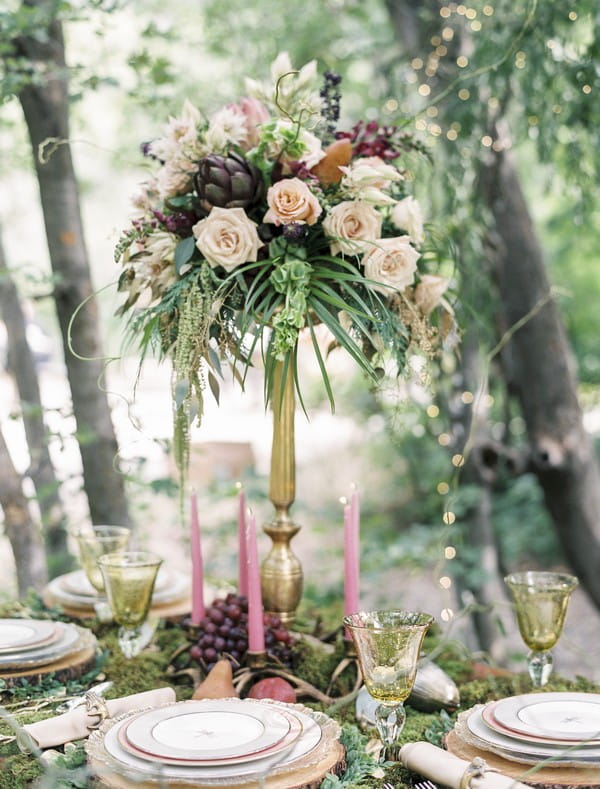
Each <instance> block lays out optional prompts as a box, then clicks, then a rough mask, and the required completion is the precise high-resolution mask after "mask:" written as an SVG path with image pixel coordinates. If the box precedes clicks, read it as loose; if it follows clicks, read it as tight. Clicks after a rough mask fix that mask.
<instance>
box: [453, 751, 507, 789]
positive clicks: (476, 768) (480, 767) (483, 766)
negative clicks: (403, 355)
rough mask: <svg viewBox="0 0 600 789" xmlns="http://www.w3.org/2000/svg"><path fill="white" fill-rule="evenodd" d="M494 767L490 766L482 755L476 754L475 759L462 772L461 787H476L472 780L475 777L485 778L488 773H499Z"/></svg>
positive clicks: (461, 788)
mask: <svg viewBox="0 0 600 789" xmlns="http://www.w3.org/2000/svg"><path fill="white" fill-rule="evenodd" d="M497 772H498V770H496V769H495V768H494V767H488V765H487V762H486V760H485V759H482V758H481V756H476V757H475V758H474V759H473V761H472V762H471V763H470V764H469V765H467V769H466V770H465V771H464V773H463V774H462V777H461V779H460V784H459V789H475V787H474V786H473V784H472V783H471V781H472V780H473V778H483V777H484V776H485V774H486V773H497Z"/></svg>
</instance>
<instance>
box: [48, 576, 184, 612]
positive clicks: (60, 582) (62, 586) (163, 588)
mask: <svg viewBox="0 0 600 789" xmlns="http://www.w3.org/2000/svg"><path fill="white" fill-rule="evenodd" d="M77 574H79V576H78V577H79V581H78V580H77V578H75V582H73V576H76V575H77ZM82 576H83V579H84V580H85V581H87V578H86V576H85V574H84V573H83V570H75V571H74V572H73V573H67V574H66V575H60V576H58V577H57V578H54V579H53V580H52V581H50V583H49V584H48V586H47V589H48V592H49V593H50V595H51V596H52V598H53V599H54V600H55V601H56V603H58V604H59V605H65V606H67V607H69V606H70V607H72V608H78V609H82V610H88V609H89V610H90V611H93V610H94V605H95V604H96V603H98V602H107V600H106V597H104V596H101V595H99V594H98V593H97V592H96V591H95V590H94V595H91V594H87V593H86V592H85V588H84V593H81V589H82V586H83V580H82ZM158 578H160V570H159V576H158ZM158 578H157V581H158ZM87 582H88V583H89V581H87ZM74 587H78V588H79V589H80V592H74V591H72V590H73V588H74ZM89 587H90V589H93V587H92V585H91V584H89ZM189 589H190V579H189V577H188V576H187V575H184V574H183V573H180V572H177V571H173V570H168V571H167V574H166V575H164V576H163V580H161V584H160V585H159V587H158V588H156V587H155V588H154V592H153V594H152V605H164V604H166V603H170V602H173V601H174V600H180V599H182V598H183V597H185V596H186V595H187V594H189Z"/></svg>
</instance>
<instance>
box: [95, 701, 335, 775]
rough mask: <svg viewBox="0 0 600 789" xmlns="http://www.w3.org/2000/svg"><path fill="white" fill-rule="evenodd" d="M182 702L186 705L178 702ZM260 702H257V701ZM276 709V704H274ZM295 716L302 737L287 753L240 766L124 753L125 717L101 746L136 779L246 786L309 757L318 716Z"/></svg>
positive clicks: (317, 740) (317, 732)
mask: <svg viewBox="0 0 600 789" xmlns="http://www.w3.org/2000/svg"><path fill="white" fill-rule="evenodd" d="M181 703H185V702H181ZM257 703H259V702H257ZM273 706H276V705H273ZM291 709H292V710H293V713H294V715H296V716H297V717H298V718H299V720H300V722H301V723H302V735H301V736H300V737H299V738H298V740H297V741H296V742H295V743H294V745H293V746H292V748H291V749H290V750H289V751H286V752H285V753H283V755H282V754H275V755H274V756H268V757H266V758H264V759H260V760H257V761H254V762H247V763H241V764H235V765H234V764H228V763H227V762H223V763H222V765H221V766H217V767H181V766H178V765H170V764H166V763H163V764H162V765H159V764H157V763H155V762H150V761H148V760H146V759H140V758H139V757H137V756H134V755H133V754H131V753H129V752H128V751H126V750H125V749H124V748H122V747H121V745H120V743H119V731H120V729H121V727H122V726H123V725H124V724H126V723H127V721H128V719H129V718H128V717H127V718H125V719H124V720H122V721H117V722H116V723H114V724H113V725H112V726H111V728H110V729H109V730H108V731H107V732H106V734H105V735H104V737H103V740H102V744H103V749H104V751H105V752H106V753H107V754H108V756H109V757H111V758H112V759H113V760H114V761H115V762H116V763H118V764H119V765H121V768H124V769H125V771H126V772H127V773H128V774H131V776H132V778H133V779H135V780H139V776H143V777H145V778H146V779H147V780H154V781H156V782H160V780H162V779H170V778H172V779H180V780H182V781H184V782H187V783H191V784H193V783H195V782H198V783H200V782H203V783H214V784H215V785H218V784H219V783H221V782H222V781H223V780H227V779H228V778H234V777H235V778H239V779H240V781H239V782H240V783H249V782H251V781H253V780H256V779H257V778H259V777H260V776H264V775H276V774H277V773H278V772H280V771H282V770H284V769H286V770H287V769H293V766H294V762H300V760H304V759H305V758H307V757H308V758H310V753H311V751H313V750H314V749H315V748H316V747H317V746H318V745H319V743H320V741H321V737H322V730H321V726H320V725H319V723H318V720H319V718H320V717H321V713H313V712H312V710H309V709H307V708H305V709H306V712H302V711H301V710H299V709H297V708H296V707H295V706H292V707H291ZM94 744H95V737H93V736H92V738H90V741H89V745H90V747H94Z"/></svg>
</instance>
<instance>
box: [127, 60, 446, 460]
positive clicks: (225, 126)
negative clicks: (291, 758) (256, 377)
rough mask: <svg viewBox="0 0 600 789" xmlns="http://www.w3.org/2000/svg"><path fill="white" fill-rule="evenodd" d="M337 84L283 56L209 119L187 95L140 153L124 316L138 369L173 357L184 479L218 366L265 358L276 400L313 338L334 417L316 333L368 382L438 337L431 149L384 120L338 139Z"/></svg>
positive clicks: (439, 289) (239, 374) (237, 370)
mask: <svg viewBox="0 0 600 789" xmlns="http://www.w3.org/2000/svg"><path fill="white" fill-rule="evenodd" d="M339 88H340V78H339V77H338V76H337V75H335V74H332V73H330V72H328V73H325V75H324V78H323V81H322V82H320V81H319V78H318V75H317V69H316V64H315V62H314V61H313V62H311V63H309V64H307V65H305V66H304V67H303V68H301V69H300V70H294V69H293V68H292V66H291V63H290V60H289V57H288V56H287V54H285V53H283V54H281V55H279V56H278V58H277V59H276V61H275V62H274V64H273V66H272V82H271V83H270V84H268V85H263V84H262V83H259V82H256V81H253V80H247V90H248V94H249V95H248V97H247V98H244V99H242V100H241V101H239V102H238V103H234V104H229V105H227V106H225V107H223V108H221V109H219V110H218V111H217V112H215V113H214V114H213V115H212V116H210V117H209V118H206V117H205V116H204V115H203V114H202V113H201V112H200V111H199V110H198V109H197V108H196V107H195V106H193V104H192V103H190V102H189V101H186V102H185V104H184V106H183V110H182V112H181V115H180V116H179V117H177V118H171V119H170V120H169V122H168V123H167V125H166V128H165V129H164V132H163V134H162V136H160V137H157V138H156V139H154V140H152V141H151V142H149V143H146V144H144V146H143V151H144V154H145V155H146V156H148V157H149V158H150V159H151V160H152V161H153V163H154V164H155V174H154V175H152V177H151V178H149V180H147V181H146V182H145V183H144V184H143V186H142V189H141V191H140V192H139V194H138V195H137V196H136V198H135V201H134V202H135V208H136V214H135V216H134V217H133V220H132V223H131V226H130V228H129V229H128V230H126V231H125V232H124V234H123V236H122V238H121V239H120V241H119V243H118V246H117V250H116V257H117V260H118V262H119V263H120V264H121V265H122V268H123V270H122V274H121V276H120V280H119V290H120V291H122V292H123V293H125V294H126V300H125V302H124V303H123V304H122V306H121V307H120V310H119V313H120V314H127V315H128V332H129V334H130V336H131V338H132V339H134V340H136V341H138V342H139V345H140V347H141V350H142V359H143V358H144V356H145V354H146V352H147V351H148V350H149V349H151V348H154V349H157V350H158V352H159V354H160V355H161V356H162V357H170V358H171V359H172V363H173V373H172V374H173V381H172V386H173V390H172V391H173V403H174V415H175V422H174V424H175V433H174V435H175V446H174V450H175V459H176V461H177V463H178V465H179V467H180V469H181V468H184V467H185V466H186V463H187V459H188V452H189V429H190V425H191V424H192V423H193V421H194V420H195V419H200V418H201V415H202V404H203V397H204V393H205V391H206V387H207V385H208V387H209V388H210V389H211V390H212V392H213V394H214V395H215V396H216V397H217V398H218V393H219V379H220V378H221V377H222V363H223V362H224V361H225V362H227V363H229V365H230V367H231V369H232V371H233V375H234V377H235V378H236V379H237V380H238V381H239V383H240V384H241V385H242V386H243V384H244V378H245V375H246V373H247V370H248V366H249V365H251V364H252V359H253V358H254V357H255V356H256V354H257V352H260V353H261V354H262V359H263V363H264V369H265V394H266V397H267V400H268V399H269V398H270V397H271V396H272V394H273V392H272V389H273V380H274V370H275V368H276V365H277V364H278V363H279V364H282V365H283V377H284V380H285V378H286V376H287V375H292V376H293V377H294V382H295V387H296V391H297V392H298V394H299V397H300V400H301V398H302V392H301V382H300V380H299V376H298V369H297V354H298V340H299V335H300V333H301V332H307V333H308V334H309V336H310V338H311V339H312V347H313V349H314V353H315V356H316V359H317V363H318V365H319V368H320V371H321V373H322V377H323V381H324V385H325V389H326V392H327V395H328V398H329V400H330V402H331V405H332V407H333V405H334V396H333V392H332V388H331V385H330V381H329V377H328V374H327V367H326V353H325V352H324V351H323V350H322V347H321V344H320V342H319V337H318V335H317V333H316V332H315V327H316V326H317V324H323V325H324V326H326V327H327V329H328V330H329V333H330V335H331V346H332V347H335V346H338V347H340V348H342V349H344V350H345V351H346V352H347V353H349V354H350V356H351V357H352V358H353V359H354V360H355V361H356V362H357V363H358V365H359V366H360V367H361V368H362V370H363V371H364V372H365V373H366V374H367V375H368V376H369V377H370V378H372V379H374V380H376V379H377V378H378V374H379V372H378V367H380V362H379V360H380V358H381V357H382V356H383V355H386V354H387V355H389V356H390V357H391V358H392V359H393V360H394V361H395V363H396V366H397V369H398V370H401V369H402V368H403V367H404V364H405V359H406V354H407V350H408V348H409V347H410V346H411V343H414V342H418V343H419V344H421V345H422V346H424V347H429V348H431V347H432V345H433V344H434V342H435V338H436V329H435V328H433V326H432V324H431V322H430V320H429V317H430V314H431V313H432V311H433V310H434V308H435V307H436V306H437V305H438V304H439V303H440V300H441V299H442V294H443V292H444V290H445V288H446V281H445V280H444V279H443V278H442V277H439V276H437V275H436V274H435V273H431V272H429V273H428V272H426V271H425V270H420V268H419V266H420V265H421V264H422V262H423V260H424V257H425V256H424V255H423V244H424V239H425V235H424V225H423V219H422V216H421V210H420V207H419V204H418V202H417V201H416V200H415V199H414V198H413V197H412V196H411V195H410V194H409V190H408V186H409V183H410V181H409V179H408V177H407V175H408V173H407V171H406V164H405V159H406V158H407V154H408V153H409V152H414V151H417V152H424V151H423V148H422V146H421V145H420V144H419V143H418V142H417V141H415V140H414V139H413V138H412V137H411V135H410V134H408V133H406V132H403V131H402V130H401V129H400V128H398V127H397V126H392V125H381V124H379V123H378V122H376V121H372V122H369V123H364V122H359V123H357V124H356V125H355V126H353V127H352V128H351V129H350V130H349V131H345V130H341V129H338V122H339V112H340V89H339ZM280 371H281V368H280Z"/></svg>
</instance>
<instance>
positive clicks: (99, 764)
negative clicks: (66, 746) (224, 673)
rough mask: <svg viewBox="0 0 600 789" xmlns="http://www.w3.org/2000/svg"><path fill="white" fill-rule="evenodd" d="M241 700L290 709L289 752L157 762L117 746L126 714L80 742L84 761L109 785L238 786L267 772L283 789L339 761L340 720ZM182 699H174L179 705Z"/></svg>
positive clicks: (322, 772) (304, 709)
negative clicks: (231, 760) (209, 761)
mask: <svg viewBox="0 0 600 789" xmlns="http://www.w3.org/2000/svg"><path fill="white" fill-rule="evenodd" d="M245 702H246V703H249V704H258V705H261V706H264V705H269V706H272V707H275V708H278V709H283V710H289V711H290V712H292V713H293V714H294V715H295V716H297V717H298V718H299V719H300V721H301V723H302V726H303V729H302V734H301V736H300V737H299V738H298V739H297V741H296V742H295V743H294V744H293V745H292V747H291V748H290V749H289V750H287V751H285V752H283V753H279V754H275V755H272V756H267V757H265V758H264V759H260V760H256V761H251V762H242V763H239V764H227V763H226V762H223V763H222V764H221V765H219V766H202V767H186V766H180V765H171V764H166V763H164V764H159V763H157V762H151V761H149V760H144V759H140V758H139V757H136V756H134V755H133V754H131V753H129V752H128V751H126V750H125V749H124V748H122V747H121V745H120V743H119V731H120V727H121V726H123V725H124V724H125V722H126V721H127V719H128V718H129V717H130V715H126V716H122V717H121V718H118V719H116V720H107V721H105V723H104V724H103V725H102V727H101V728H100V729H99V730H98V731H95V732H92V735H91V736H90V737H89V739H88V741H87V743H86V746H85V747H86V752H87V755H88V760H89V762H90V764H91V766H93V767H94V768H95V769H96V770H97V773H98V776H99V780H100V782H101V783H102V785H104V786H109V787H119V788H121V787H127V789H129V787H137V788H138V789H139V787H146V786H155V785H157V784H158V785H160V784H161V783H164V782H165V781H168V783H169V786H171V787H179V786H190V785H191V786H195V787H212V786H230V787H238V786H243V785H246V784H248V783H251V782H253V781H256V780H259V779H262V778H264V777H265V776H267V778H266V782H265V786H267V787H269V789H271V787H273V789H284V788H285V787H288V786H290V785H291V784H290V781H292V783H293V785H294V786H295V785H296V784H298V785H301V784H303V783H310V782H313V781H315V780H317V779H322V778H323V777H324V776H325V774H326V773H327V772H329V771H330V770H335V768H336V766H337V765H338V763H340V762H341V760H342V759H343V747H342V745H341V744H340V742H339V737H340V732H341V730H340V727H339V724H338V723H337V722H336V721H334V720H333V719H332V718H330V717H329V716H327V715H325V714H324V713H321V712H317V711H315V710H311V709H309V708H308V707H304V706H303V705H301V704H293V705H290V704H283V703H280V702H271V701H266V700H261V701H259V700H252V699H246V700H245ZM187 703H189V702H179V704H182V705H183V704H187Z"/></svg>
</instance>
